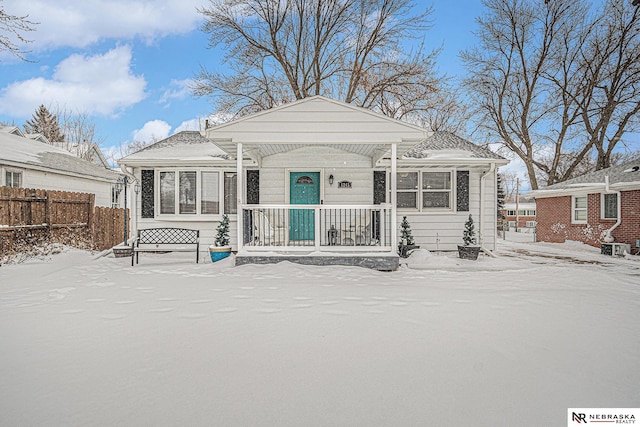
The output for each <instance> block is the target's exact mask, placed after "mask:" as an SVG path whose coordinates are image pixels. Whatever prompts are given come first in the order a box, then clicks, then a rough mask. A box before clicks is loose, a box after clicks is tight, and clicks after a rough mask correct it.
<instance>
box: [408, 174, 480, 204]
mask: <svg viewBox="0 0 640 427" xmlns="http://www.w3.org/2000/svg"><path fill="white" fill-rule="evenodd" d="M452 182H453V172H451V171H437V172H431V171H415V172H399V173H398V175H397V183H396V185H397V190H398V192H397V204H398V209H420V210H421V211H434V210H452V209H453V205H452V203H453V202H452V200H453V188H452V184H451V183H452ZM465 194H467V193H465ZM458 205H459V206H460V208H459V209H461V210H464V208H465V207H466V206H467V203H460V201H458ZM467 209H468V208H467Z"/></svg>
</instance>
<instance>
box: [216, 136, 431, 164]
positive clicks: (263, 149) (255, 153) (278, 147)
mask: <svg viewBox="0 0 640 427" xmlns="http://www.w3.org/2000/svg"><path fill="white" fill-rule="evenodd" d="M419 142H420V141H403V142H398V153H404V152H406V151H407V150H409V149H410V148H411V147H413V146H414V145H416V144H417V143H419ZM215 144H216V145H217V146H218V147H220V148H221V149H222V150H224V151H225V152H226V153H227V154H228V155H229V156H231V157H233V158H236V143H235V142H233V141H219V140H218V141H215ZM310 145H317V146H323V147H331V148H336V149H339V150H342V151H345V152H348V153H353V154H359V155H362V156H366V157H369V158H371V159H372V162H374V163H375V162H377V161H378V160H380V159H382V158H383V157H389V156H390V154H391V143H357V144H327V143H318V144H308V143H305V144H291V143H289V144H278V143H265V144H255V143H253V144H247V143H244V144H243V147H242V151H243V152H244V155H245V156H246V157H249V158H250V159H251V160H254V161H256V162H258V163H259V162H260V161H261V160H262V159H263V158H264V157H268V156H272V155H274V154H282V153H288V152H290V151H293V150H297V149H299V148H304V147H309V146H310Z"/></svg>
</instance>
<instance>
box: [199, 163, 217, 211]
mask: <svg viewBox="0 0 640 427" xmlns="http://www.w3.org/2000/svg"><path fill="white" fill-rule="evenodd" d="M219 181H220V174H219V173H218V172H202V195H201V197H200V213H201V214H203V215H208V214H214V215H215V214H219V213H220V185H219Z"/></svg>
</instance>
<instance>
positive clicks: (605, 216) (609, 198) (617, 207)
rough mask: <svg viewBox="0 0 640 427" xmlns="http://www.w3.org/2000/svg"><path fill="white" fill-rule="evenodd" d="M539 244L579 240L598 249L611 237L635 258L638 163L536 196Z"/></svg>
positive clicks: (639, 226)
mask: <svg viewBox="0 0 640 427" xmlns="http://www.w3.org/2000/svg"><path fill="white" fill-rule="evenodd" d="M532 195H533V196H534V197H535V199H536V205H537V222H538V226H537V235H536V238H537V241H539V242H557V243H562V242H564V241H565V240H577V241H580V242H584V243H586V244H589V245H591V246H596V247H599V246H600V244H601V243H603V242H605V241H606V240H605V238H606V236H607V234H610V235H611V236H612V237H613V239H614V241H615V242H617V243H628V244H630V245H631V251H632V252H633V253H636V252H637V251H638V249H639V248H638V247H637V246H636V240H637V239H640V158H637V159H635V160H633V161H631V162H627V163H624V164H621V165H618V166H612V167H610V168H607V169H602V170H599V171H595V172H590V173H587V174H585V175H582V176H579V177H577V178H574V179H571V180H569V181H565V182H562V183H559V184H554V185H551V186H549V187H547V188H545V189H543V190H537V191H534V192H533V193H532Z"/></svg>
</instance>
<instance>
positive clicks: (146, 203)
mask: <svg viewBox="0 0 640 427" xmlns="http://www.w3.org/2000/svg"><path fill="white" fill-rule="evenodd" d="M140 177H141V179H140V180H141V181H142V183H141V201H142V212H141V214H140V216H141V217H142V218H153V215H154V205H153V204H154V200H155V197H154V181H155V180H154V173H153V169H144V170H142V171H141V176H140Z"/></svg>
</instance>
